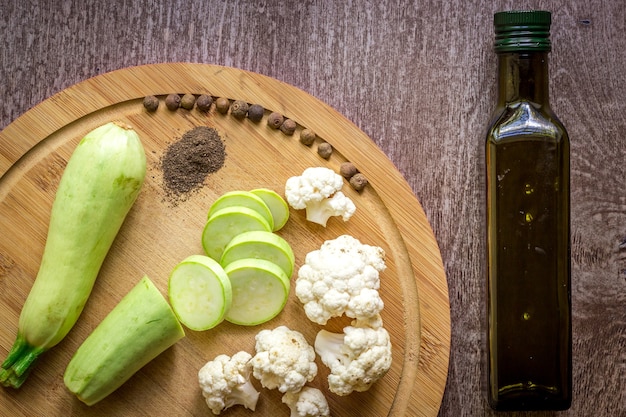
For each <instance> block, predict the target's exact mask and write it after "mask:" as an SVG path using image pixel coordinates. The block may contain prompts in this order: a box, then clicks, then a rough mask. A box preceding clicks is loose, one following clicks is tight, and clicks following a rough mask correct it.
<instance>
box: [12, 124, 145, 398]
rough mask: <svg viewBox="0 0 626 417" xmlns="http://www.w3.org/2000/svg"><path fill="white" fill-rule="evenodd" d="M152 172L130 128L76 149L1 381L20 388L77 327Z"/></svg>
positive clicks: (106, 131) (101, 134) (106, 130)
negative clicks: (41, 358) (34, 367)
mask: <svg viewBox="0 0 626 417" xmlns="http://www.w3.org/2000/svg"><path fill="white" fill-rule="evenodd" d="M145 175H146V155H145V151H144V149H143V146H142V144H141V141H140V139H139V136H138V135H137V133H136V132H135V131H134V130H133V129H132V128H130V127H129V126H126V125H122V124H116V123H107V124H105V125H103V126H100V127H98V128H96V129H94V130H93V131H91V132H89V133H88V134H87V135H86V136H85V137H84V138H83V139H82V140H81V141H80V143H79V144H78V145H77V147H76V149H75V150H74V152H73V153H72V156H71V157H70V160H69V161H68V163H67V166H66V168H65V170H64V172H63V176H62V177H61V181H60V183H59V187H58V189H57V192H56V196H55V200H54V203H53V205H52V212H51V215H50V225H49V228H48V236H47V239H46V244H45V248H44V253H43V257H42V260H41V265H40V267H39V272H38V274H37V277H36V279H35V282H34V284H33V287H32V288H31V291H30V293H29V295H28V297H27V299H26V302H25V304H24V306H23V308H22V311H21V314H20V319H19V325H18V331H17V338H16V340H15V343H14V344H13V347H12V348H11V351H10V352H9V354H8V356H7V358H6V360H5V361H4V362H3V363H2V365H1V369H0V383H2V384H3V385H4V386H9V387H13V388H19V387H20V386H21V385H22V383H23V382H24V380H25V379H26V377H27V376H28V373H29V370H30V369H31V366H32V365H33V363H34V362H35V360H36V359H37V358H38V357H39V356H40V355H41V354H42V353H43V352H45V351H47V350H48V349H50V348H51V347H53V346H54V345H56V344H57V343H59V342H60V341H61V340H62V339H63V338H64V337H65V336H66V335H67V333H68V332H69V331H70V329H71V328H72V326H74V324H75V323H76V320H77V319H78V317H79V315H80V313H81V312H82V310H83V307H84V306H85V303H86V302H87V298H88V297H89V294H90V293H91V289H92V287H93V285H94V282H95V280H96V277H97V276H98V273H99V271H100V267H101V266H102V262H103V261H104V258H105V257H106V255H107V253H108V251H109V249H110V247H111V244H112V243H113V240H114V239H115V236H116V235H117V233H118V231H119V229H120V227H121V226H122V223H123V222H124V219H125V218H126V215H127V214H128V211H129V210H130V208H131V207H132V205H133V203H134V202H135V200H136V198H137V195H138V194H139V191H140V189H141V186H142V185H143V181H144V178H145Z"/></svg>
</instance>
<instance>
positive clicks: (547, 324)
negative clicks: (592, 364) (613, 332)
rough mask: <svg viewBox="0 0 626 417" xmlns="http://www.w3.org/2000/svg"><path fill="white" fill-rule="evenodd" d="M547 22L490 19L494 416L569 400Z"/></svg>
mask: <svg viewBox="0 0 626 417" xmlns="http://www.w3.org/2000/svg"><path fill="white" fill-rule="evenodd" d="M550 24H551V14H550V12H547V11H509V12H499V13H496V14H495V15H494V26H495V32H496V41H495V52H496V53H497V55H498V102H497V107H496V111H495V113H494V116H493V118H492V120H491V123H490V125H489V129H488V133H487V140H486V148H485V157H486V168H487V172H486V175H487V275H488V291H487V309H488V314H487V315H488V320H489V322H488V335H487V340H488V391H489V392H488V395H489V402H490V404H491V407H492V408H494V409H496V410H564V409H567V408H569V407H570V404H571V396H572V355H571V351H572V330H571V289H570V288H571V285H570V218H569V217H570V204H569V199H570V190H569V138H568V135H567V132H566V131H565V128H564V127H563V125H562V124H561V122H560V121H559V120H558V118H557V117H556V115H555V114H554V113H553V111H552V110H551V108H550V103H549V94H548V89H549V76H548V54H549V52H550V49H551V44H550Z"/></svg>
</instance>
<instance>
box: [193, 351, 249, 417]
mask: <svg viewBox="0 0 626 417" xmlns="http://www.w3.org/2000/svg"><path fill="white" fill-rule="evenodd" d="M251 359H252V355H251V354H249V353H248V352H238V353H236V354H234V355H233V356H232V357H229V356H228V355H219V356H217V357H216V358H215V359H213V360H212V361H209V362H207V363H206V364H205V365H204V366H203V367H202V368H200V371H199V372H198V380H199V382H200V388H201V389H202V395H203V396H204V398H205V400H206V403H207V405H208V406H209V408H210V409H211V411H212V412H213V414H215V415H219V414H220V413H221V412H222V411H223V410H225V409H227V408H229V407H232V406H234V405H238V404H239V405H243V406H244V407H246V408H249V409H250V410H252V411H254V409H255V408H256V404H257V401H258V399H259V392H258V391H257V390H256V389H255V388H254V385H252V383H251V382H250V373H251V371H252V364H251V363H250V360H251Z"/></svg>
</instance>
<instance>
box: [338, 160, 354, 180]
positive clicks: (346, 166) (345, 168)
mask: <svg viewBox="0 0 626 417" xmlns="http://www.w3.org/2000/svg"><path fill="white" fill-rule="evenodd" d="M357 172H358V171H357V169H356V167H355V166H354V164H353V163H352V162H344V163H343V164H341V165H340V166H339V173H340V174H341V176H342V177H344V178H347V179H350V178H352V177H353V176H354V174H356V173H357Z"/></svg>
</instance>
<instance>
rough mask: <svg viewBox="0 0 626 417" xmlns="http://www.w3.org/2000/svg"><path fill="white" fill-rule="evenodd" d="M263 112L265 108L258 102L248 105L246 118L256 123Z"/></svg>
mask: <svg viewBox="0 0 626 417" xmlns="http://www.w3.org/2000/svg"><path fill="white" fill-rule="evenodd" d="M263 114H265V109H264V108H263V106H261V105H260V104H252V105H251V106H250V107H248V119H250V120H252V121H253V122H254V123H258V122H260V121H261V119H262V118H263Z"/></svg>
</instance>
